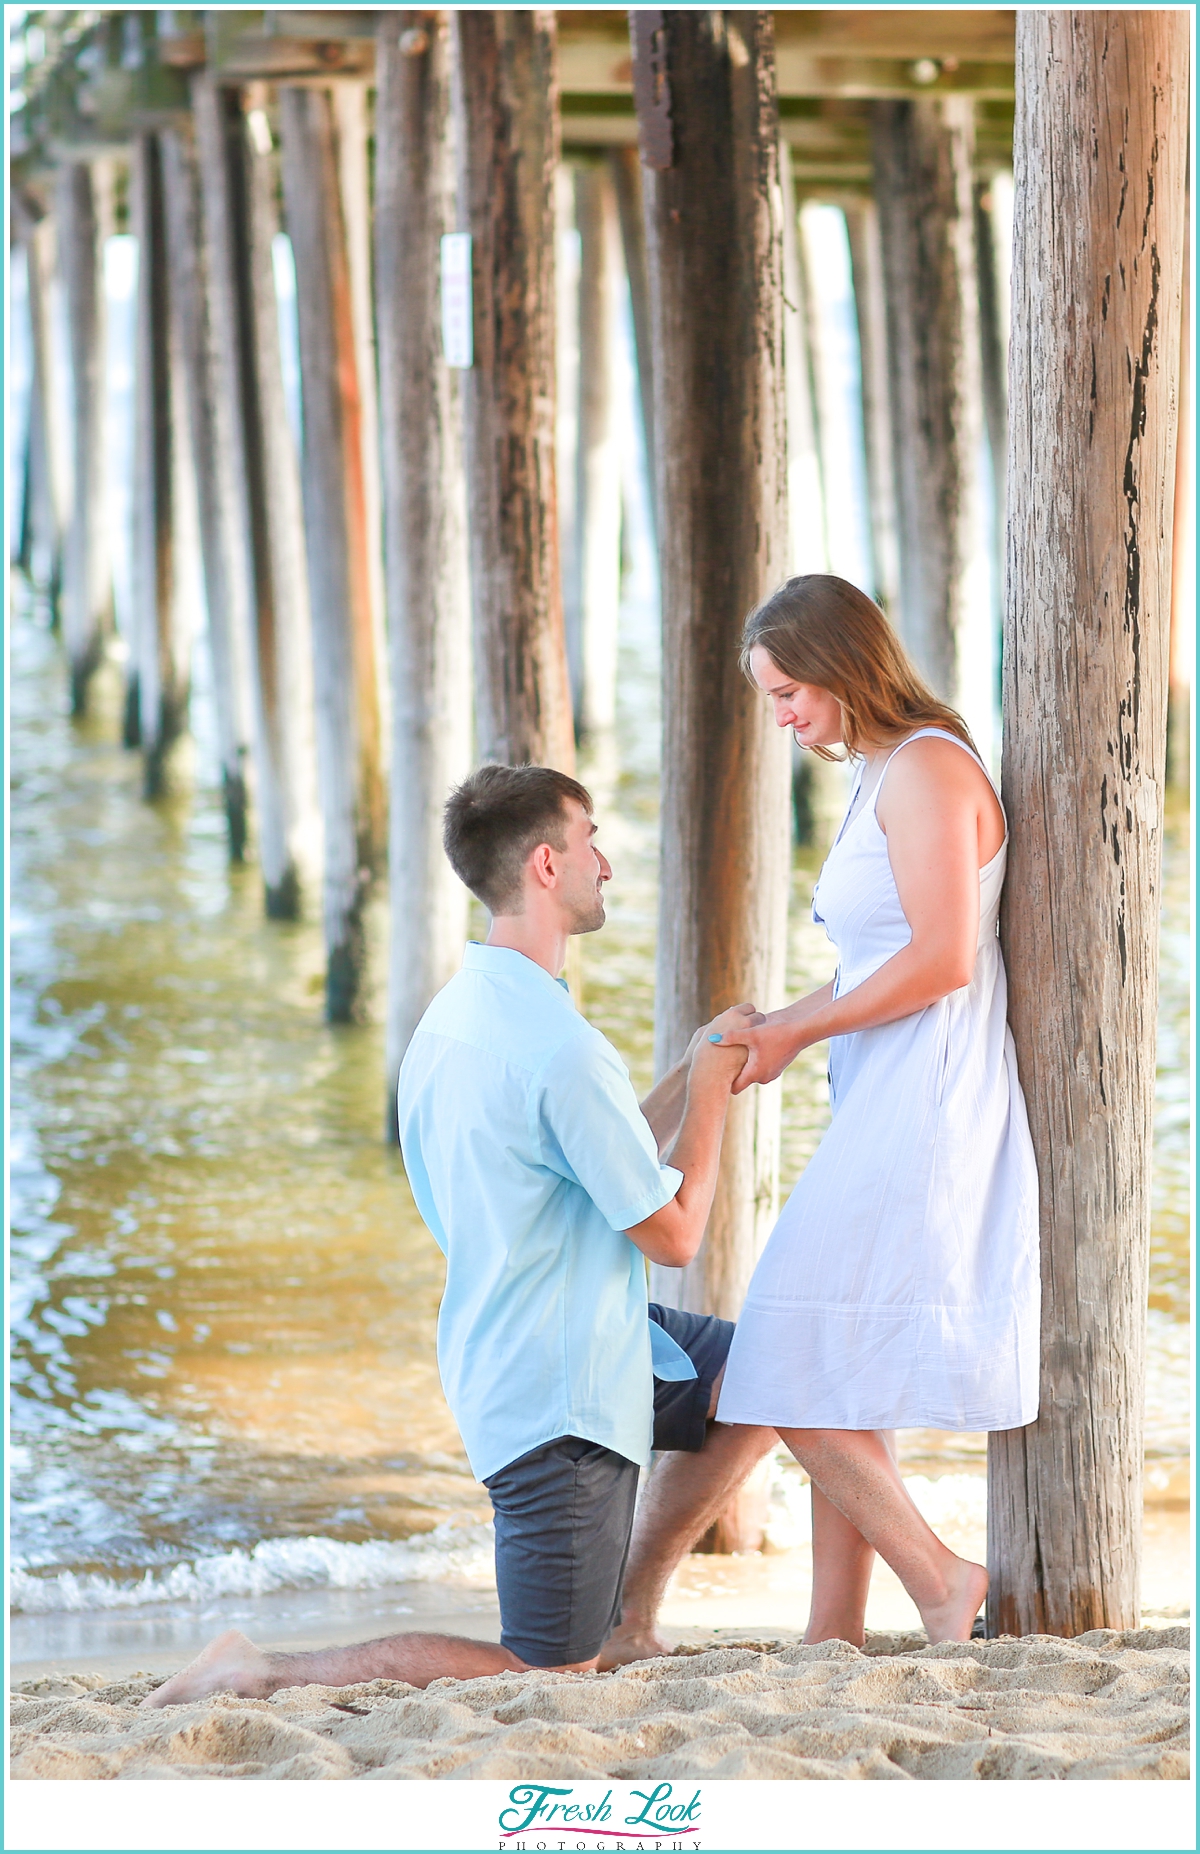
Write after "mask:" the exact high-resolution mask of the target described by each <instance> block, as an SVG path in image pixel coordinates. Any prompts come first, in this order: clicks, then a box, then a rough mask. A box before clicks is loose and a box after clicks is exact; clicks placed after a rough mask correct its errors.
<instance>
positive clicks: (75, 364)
mask: <svg viewBox="0 0 1200 1854" xmlns="http://www.w3.org/2000/svg"><path fill="white" fill-rule="evenodd" d="M110 187H111V180H110V177H109V176H108V175H107V173H106V171H105V170H104V168H103V167H93V166H92V165H91V164H90V163H88V162H84V161H72V162H69V163H67V164H66V165H65V166H64V167H63V168H62V169H61V170H60V172H59V180H58V186H57V188H56V200H55V204H56V208H57V211H56V219H57V228H58V262H59V269H60V274H61V277H62V285H63V294H64V298H65V308H66V321H67V356H68V364H69V368H70V378H71V408H72V416H71V457H72V470H71V503H70V515H69V518H68V522H67V529H66V536H65V544H64V551H63V588H62V635H63V643H64V645H65V647H66V652H67V661H68V665H69V674H70V690H71V712H72V714H75V715H81V714H83V713H84V712H85V710H86V708H87V701H88V685H89V683H90V681H91V678H92V675H93V672H94V671H95V669H96V666H97V665H98V663H99V662H100V658H101V655H102V653H103V650H104V640H105V638H106V636H107V635H108V633H109V631H110V630H111V628H112V612H113V607H112V566H111V560H110V555H109V546H108V536H109V521H108V462H107V452H108V446H107V432H106V430H105V329H106V326H107V318H106V316H105V297H104V239H105V231H106V226H105V220H106V218H107V216H108V215H107V212H106V209H105V203H104V200H103V198H102V195H103V193H104V191H105V190H106V189H109V188H110Z"/></svg>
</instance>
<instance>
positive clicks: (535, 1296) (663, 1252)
mask: <svg viewBox="0 0 1200 1854" xmlns="http://www.w3.org/2000/svg"><path fill="white" fill-rule="evenodd" d="M595 836H596V826H595V823H594V821H593V818H592V802H591V799H590V797H589V796H588V793H587V792H586V791H585V789H584V788H583V786H581V785H579V784H578V783H577V782H576V781H575V780H574V779H570V778H568V777H567V776H566V775H565V774H564V773H559V772H555V771H553V770H551V769H550V768H549V767H544V766H520V767H503V766H484V767H482V768H480V770H479V771H478V772H476V773H474V774H472V776H471V777H470V778H469V779H468V780H466V782H465V783H464V784H463V785H462V786H460V787H459V788H458V790H457V791H456V792H455V793H454V794H453V795H452V796H451V798H450V800H449V802H448V804H447V806H446V821H445V838H444V840H445V846H446V852H447V855H448V856H449V858H450V861H451V863H452V864H453V866H454V869H455V871H456V872H457V874H458V875H459V876H460V877H461V878H462V880H463V881H464V882H465V883H466V885H467V887H468V888H470V889H471V890H472V892H473V893H474V894H475V895H477V896H478V897H479V899H480V900H481V901H482V902H483V903H484V905H485V906H486V907H487V909H488V911H489V913H490V915H491V917H492V918H491V929H490V932H489V934H488V938H487V943H486V945H483V946H477V945H470V946H468V947H467V949H466V953H465V956H464V959H463V965H462V969H461V971H460V972H458V973H457V974H456V976H455V977H454V978H453V979H452V980H451V981H450V983H449V984H448V985H447V986H445V987H444V989H443V990H442V991H441V992H440V993H439V994H438V996H437V997H436V998H435V999H434V1001H433V1003H432V1004H431V1005H430V1007H429V1009H428V1010H427V1011H426V1013H425V1015H424V1017H423V1018H422V1020H421V1023H420V1025H419V1026H418V1028H417V1031H416V1033H415V1035H414V1037H413V1039H412V1042H411V1044H410V1046H409V1049H408V1052H407V1054H406V1056H405V1058H404V1063H403V1067H402V1069H401V1073H400V1092H399V1118H400V1136H401V1144H402V1147H403V1152H404V1162H405V1167H406V1169H407V1172H408V1178H409V1182H410V1184H411V1186H412V1191H413V1195H414V1197H415V1199H416V1202H417V1206H418V1208H419V1210H420V1212H421V1215H422V1216H423V1217H424V1219H425V1221H426V1223H427V1224H428V1226H429V1228H430V1230H431V1231H432V1232H433V1235H434V1237H435V1239H436V1241H437V1242H438V1245H439V1246H440V1248H441V1249H442V1250H443V1251H444V1253H445V1256H446V1263H447V1267H446V1291H445V1294H444V1297H443V1300H442V1306H441V1312H440V1315H439V1318H438V1362H439V1365H440V1368H441V1374H442V1383H443V1385H444V1387H445V1392H446V1398H447V1401H448V1403H449V1405H450V1408H451V1410H452V1411H453V1413H454V1417H455V1421H456V1422H457V1424H458V1427H459V1431H460V1434H461V1435H462V1439H463V1442H464V1444H465V1446H466V1450H467V1454H468V1457H469V1459H470V1462H471V1467H472V1469H473V1471H474V1473H475V1474H476V1476H477V1477H478V1478H479V1479H480V1480H481V1481H482V1482H483V1484H484V1486H485V1487H486V1488H487V1489H488V1492H489V1494H490V1496H491V1500H492V1506H493V1510H494V1513H495V1527H496V1584H497V1589H498V1591H499V1597H500V1616H501V1625H502V1633H501V1641H500V1645H499V1646H497V1645H496V1644H494V1643H491V1642H475V1641H468V1640H466V1639H464V1638H462V1637H459V1636H451V1635H431V1634H422V1633H417V1632H409V1633H405V1634H402V1635H390V1636H387V1637H384V1638H383V1639H381V1640H378V1641H372V1642H362V1643H358V1644H355V1645H354V1646H352V1647H348V1648H330V1649H317V1650H313V1651H311V1652H307V1653H302V1654H283V1653H264V1652H263V1651H261V1650H260V1649H258V1648H256V1647H254V1645H253V1644H252V1643H250V1642H249V1641H247V1639H246V1638H245V1636H243V1635H240V1634H238V1633H237V1632H236V1631H230V1632H229V1633H228V1634H227V1635H224V1636H221V1637H219V1638H218V1640H217V1641H215V1642H213V1643H212V1644H211V1645H210V1646H209V1647H208V1648H207V1649H206V1650H205V1651H204V1653H203V1654H202V1655H201V1656H200V1657H199V1659H198V1660H197V1661H195V1662H193V1663H192V1665H191V1667H189V1668H186V1669H185V1670H184V1672H183V1673H181V1674H177V1675H176V1676H175V1677H174V1679H172V1680H169V1681H167V1682H166V1684H165V1685H164V1686H162V1687H159V1688H157V1689H156V1690H155V1691H154V1692H153V1693H152V1694H150V1695H149V1696H148V1698H147V1699H146V1700H145V1701H144V1702H143V1704H145V1705H148V1706H163V1705H171V1704H173V1703H177V1702H181V1701H184V1700H191V1699H195V1698H198V1697H200V1696H201V1695H203V1694H205V1693H212V1692H217V1691H228V1690H231V1689H232V1690H233V1691H234V1692H237V1693H241V1694H245V1695H264V1694H268V1693H272V1692H275V1691H276V1690H277V1689H278V1688H280V1687H289V1686H303V1685H307V1684H311V1683H317V1684H321V1685H327V1686H348V1685H352V1684H354V1683H356V1682H359V1681H363V1680H373V1679H380V1678H386V1679H391V1680H403V1681H407V1682H409V1683H410V1684H412V1685H414V1686H422V1687H423V1686H425V1685H427V1684H428V1683H429V1682H430V1681H431V1680H436V1679H439V1678H442V1677H444V1676H447V1675H449V1676H453V1677H455V1678H458V1679H471V1678H473V1677H475V1676H477V1675H481V1674H490V1673H497V1672H500V1671H503V1670H524V1669H526V1668H567V1669H573V1670H578V1671H586V1670H588V1669H592V1668H596V1667H601V1668H603V1667H614V1666H617V1665H619V1664H620V1663H621V1662H623V1661H627V1660H635V1659H638V1658H640V1657H643V1656H646V1655H651V1654H656V1653H662V1652H665V1650H664V1645H663V1644H662V1643H661V1642H660V1641H659V1639H658V1637H657V1634H656V1632H655V1618H656V1614H657V1609H658V1604H659V1602H660V1600H661V1597H662V1593H663V1591H664V1590H665V1588H666V1584H667V1580H668V1578H669V1577H670V1575H671V1572H672V1571H673V1570H674V1569H675V1566H676V1565H677V1564H678V1562H679V1560H680V1559H681V1558H682V1556H683V1554H684V1553H685V1552H686V1551H687V1550H688V1548H689V1547H690V1546H691V1545H692V1544H693V1543H694V1542H695V1540H696V1539H697V1538H698V1537H699V1535H700V1534H701V1533H702V1532H703V1531H704V1529H705V1528H706V1527H707V1526H708V1525H709V1524H710V1523H711V1521H712V1520H713V1519H714V1518H715V1516H716V1514H717V1513H718V1512H719V1511H720V1510H721V1508H722V1507H723V1506H724V1505H725V1504H726V1503H727V1501H728V1499H729V1498H730V1496H731V1494H732V1493H733V1492H734V1490H735V1489H736V1488H737V1487H738V1486H739V1485H740V1484H741V1482H742V1480H744V1478H745V1476H746V1475H747V1474H748V1473H749V1471H750V1469H751V1468H752V1467H753V1466H754V1465H755V1463H756V1462H757V1461H759V1460H760V1459H761V1457H762V1456H763V1455H764V1454H765V1452H766V1451H767V1449H768V1448H770V1447H771V1445H772V1443H773V1442H774V1440H775V1435H774V1432H773V1431H772V1430H769V1429H752V1428H749V1427H742V1426H736V1427H735V1426H730V1425H722V1424H718V1423H715V1422H714V1421H713V1420H712V1419H713V1415H714V1412H715V1410H716V1407H717V1394H718V1390H719V1387H720V1377H721V1373H722V1371H723V1369H724V1361H725V1355H726V1353H727V1352H728V1349H729V1342H730V1339H731V1338H732V1335H733V1326H732V1324H731V1322H729V1321H727V1320H718V1319H713V1318H709V1317H704V1316H700V1315H696V1314H687V1313H680V1312H677V1311H675V1310H673V1309H669V1308H662V1307H657V1306H654V1307H651V1306H648V1303H647V1294H646V1266H645V1263H646V1259H647V1258H648V1259H649V1260H650V1261H653V1262H659V1263H662V1264H664V1265H665V1266H667V1267H673V1268H678V1267H682V1266H684V1265H685V1264H686V1263H688V1262H690V1261H691V1259H692V1257H693V1256H694V1255H695V1254H696V1251H697V1249H698V1248H699V1246H700V1241H701V1238H702V1236H703V1234H704V1227H705V1224H706V1222H707V1220H708V1214H709V1211H710V1209H711V1207H712V1200H713V1192H714V1188H715V1185H716V1178H717V1165H718V1160H719V1157H720V1148H721V1136H722V1133H723V1130H724V1125H725V1115H726V1110H727V1107H728V1103H729V1094H730V1089H731V1087H732V1085H733V1082H734V1080H735V1079H736V1077H737V1074H738V1072H739V1070H740V1068H741V1066H742V1063H743V1061H744V1059H745V1050H744V1047H742V1046H737V1045H733V1046H728V1047H726V1046H718V1045H716V1044H715V1043H714V1042H712V1041H710V1040H709V1039H710V1036H715V1035H718V1034H719V1033H720V1032H721V1031H722V1030H724V1029H726V1028H732V1027H734V1026H735V1025H741V1026H742V1027H744V1026H745V1025H746V1023H747V1019H748V1018H749V1021H751V1022H754V1021H760V1020H759V1019H757V1016H756V1014H755V1013H754V1012H753V1010H752V1007H750V1006H748V1005H747V1006H739V1007H736V1009H735V1010H733V1011H727V1012H725V1013H724V1015H723V1016H721V1017H718V1018H716V1019H714V1022H713V1023H712V1024H711V1025H706V1026H704V1028H703V1029H702V1030H701V1031H697V1033H696V1036H695V1037H694V1038H693V1040H692V1044H691V1046H690V1048H689V1050H688V1052H687V1054H686V1055H685V1056H684V1057H683V1059H682V1060H681V1061H680V1062H679V1063H678V1064H677V1065H676V1066H675V1068H674V1069H672V1070H671V1071H670V1072H669V1073H668V1074H667V1075H666V1076H665V1077H664V1078H663V1080H662V1081H661V1082H660V1083H659V1084H658V1086H657V1087H656V1088H655V1089H654V1090H653V1092H652V1093H651V1094H650V1095H649V1096H648V1097H647V1099H646V1100H645V1101H644V1102H643V1103H642V1104H641V1106H640V1108H639V1106H638V1102H637V1099H636V1097H635V1095H634V1092H633V1089H632V1087H631V1085H630V1081H629V1076H628V1073H627V1071H626V1069H625V1066H624V1064H623V1063H622V1061H621V1059H620V1057H619V1056H618V1055H617V1052H616V1051H615V1050H614V1049H613V1047H612V1045H611V1044H610V1043H608V1042H607V1041H606V1039H605V1038H604V1037H603V1036H602V1035H601V1034H600V1032H599V1031H598V1030H596V1029H594V1028H593V1026H592V1025H591V1024H589V1023H588V1022H587V1020H586V1018H584V1017H582V1016H581V1015H580V1014H579V1012H578V1011H577V1010H576V1009H575V1006H574V1005H573V1004H572V1002H571V999H570V996H569V994H568V992H567V990H566V987H565V985H564V984H563V981H562V980H561V979H560V978H559V976H558V975H559V973H560V972H561V970H562V967H563V964H564V961H565V958H566V951H567V942H568V940H569V938H570V936H571V935H572V934H578V933H591V932H594V931H595V930H596V929H597V928H598V927H601V926H602V925H603V923H604V899H603V895H604V884H605V883H606V882H607V881H608V880H609V878H610V877H611V875H612V870H611V868H610V866H609V864H608V862H607V860H606V859H605V857H604V856H603V855H602V854H601V853H600V850H599V848H598V846H597V844H596V841H595ZM668 1151H669V1154H670V1160H671V1163H670V1164H665V1163H663V1161H662V1158H661V1157H660V1155H661V1154H664V1153H667V1152H668ZM652 1448H653V1449H654V1450H658V1451H663V1453H662V1455H661V1458H660V1459H659V1461H658V1463H657V1465H656V1467H655V1469H654V1472H653V1474H652V1475H651V1476H650V1479H649V1482H648V1484H647V1487H646V1489H645V1491H644V1495H643V1499H642V1501H641V1504H640V1506H639V1508H638V1518H637V1525H636V1527H635V1525H634V1507H635V1502H636V1499H637V1489H638V1478H639V1470H640V1469H641V1468H642V1467H644V1466H645V1464H646V1463H647V1461H648V1460H649V1457H650V1452H651V1449H652Z"/></svg>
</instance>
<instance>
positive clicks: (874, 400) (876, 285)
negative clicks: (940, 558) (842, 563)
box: [843, 199, 900, 621]
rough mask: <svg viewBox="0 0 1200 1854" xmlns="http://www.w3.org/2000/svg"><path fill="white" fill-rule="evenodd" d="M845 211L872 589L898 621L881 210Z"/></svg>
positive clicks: (849, 206) (855, 206)
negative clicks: (859, 382)
mask: <svg viewBox="0 0 1200 1854" xmlns="http://www.w3.org/2000/svg"><path fill="white" fill-rule="evenodd" d="M843 210H844V211H845V214H846V231H847V234H848V236H849V240H850V263H851V268H852V270H853V273H854V309H855V315H856V317H857V321H858V352H859V360H860V365H861V370H862V400H863V439H864V449H865V452H866V465H867V497H868V500H869V502H870V508H871V553H872V559H873V562H874V567H875V584H874V587H873V588H872V589H871V590H872V592H873V596H874V597H875V598H876V599H878V600H879V601H880V602H881V603H882V605H883V606H884V609H885V610H886V611H887V612H888V614H889V616H890V617H892V619H893V621H895V618H896V615H897V610H898V606H899V599H900V549H899V539H898V536H897V533H896V479H895V474H894V463H893V459H894V449H893V442H892V409H891V403H890V398H889V393H888V338H887V290H886V285H885V283H884V277H883V246H882V244H881V241H880V236H879V212H878V209H877V208H876V205H875V202H874V200H873V199H858V200H848V201H846V202H845V204H844V208H843Z"/></svg>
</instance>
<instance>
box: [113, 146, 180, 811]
mask: <svg viewBox="0 0 1200 1854" xmlns="http://www.w3.org/2000/svg"><path fill="white" fill-rule="evenodd" d="M133 181H134V188H133V219H134V227H135V232H136V236H137V241H138V301H137V369H136V380H135V388H134V393H135V428H134V549H135V559H134V588H135V592H134V603H135V620H134V623H135V629H136V637H135V641H134V649H133V652H132V653H131V654H132V664H131V669H132V675H131V700H130V702H129V704H128V707H129V708H131V707H133V705H134V703H136V711H137V721H136V743H131V744H139V743H140V745H141V748H142V755H143V763H144V768H145V793H146V797H147V798H151V799H153V798H158V797H161V796H162V794H163V793H164V792H165V791H166V789H167V786H168V782H169V780H168V773H169V761H170V757H171V752H172V749H173V747H174V746H175V743H176V741H177V740H178V739H179V736H180V735H181V734H182V733H183V731H184V729H185V727H186V725H187V706H188V694H189V689H190V680H191V647H192V636H193V624H192V621H193V616H194V613H193V609H192V605H191V601H190V598H189V588H188V586H187V584H186V567H187V564H188V563H187V560H186V553H187V539H188V537H187V535H186V518H185V516H184V512H183V511H182V510H181V508H180V503H181V500H182V493H183V490H184V485H183V484H182V482H181V474H182V473H181V467H180V466H181V462H182V456H181V453H182V449H183V443H182V439H183V436H184V432H183V430H182V429H181V427H182V417H181V411H182V409H181V406H180V403H179V401H180V392H179V386H180V379H179V366H178V359H177V355H176V353H174V352H173V349H174V345H175V344H174V343H173V341H172V325H171V312H170V291H171V281H170V270H169V263H170V259H169V252H168V246H167V226H166V211H165V203H164V197H163V193H164V189H163V158H162V138H161V135H160V134H159V133H158V132H157V131H150V132H147V133H143V134H140V135H138V136H137V137H136V139H135V142H134V169H133ZM181 554H182V555H183V556H184V557H183V558H181ZM133 732H134V728H133V727H132V726H131V717H130V716H129V714H128V708H127V720H126V732H125V738H126V741H127V742H130V735H131V734H132V733H133Z"/></svg>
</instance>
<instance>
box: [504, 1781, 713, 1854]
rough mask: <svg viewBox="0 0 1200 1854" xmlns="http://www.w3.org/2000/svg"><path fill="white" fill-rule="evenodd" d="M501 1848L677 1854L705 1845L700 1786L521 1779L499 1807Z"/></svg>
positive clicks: (524, 1853)
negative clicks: (553, 1781) (600, 1783)
mask: <svg viewBox="0 0 1200 1854" xmlns="http://www.w3.org/2000/svg"><path fill="white" fill-rule="evenodd" d="M498 1826H499V1829H500V1839H499V1842H498V1843H497V1845H498V1847H500V1848H502V1849H519V1850H521V1854H543V1850H544V1851H545V1854H551V1850H553V1854H564V1851H565V1850H567V1849H577V1848H606V1849H610V1850H611V1851H612V1854H643V1851H644V1854H676V1851H677V1850H679V1851H682V1850H684V1849H689V1850H690V1849H696V1848H700V1847H702V1846H703V1843H702V1842H701V1840H700V1826H701V1821H700V1790H699V1788H698V1787H697V1786H695V1785H693V1784H690V1783H689V1784H674V1783H667V1782H662V1783H654V1784H649V1785H647V1786H646V1787H645V1788H643V1789H637V1788H635V1787H634V1786H633V1785H632V1784H622V1785H613V1784H609V1785H608V1786H607V1787H606V1788H605V1789H603V1790H601V1788H600V1785H599V1784H598V1783H597V1784H574V1783H518V1784H515V1785H514V1786H513V1788H512V1789H511V1790H510V1791H509V1793H508V1800H507V1802H506V1803H505V1805H504V1807H503V1808H502V1809H501V1810H500V1812H499V1818H498Z"/></svg>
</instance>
